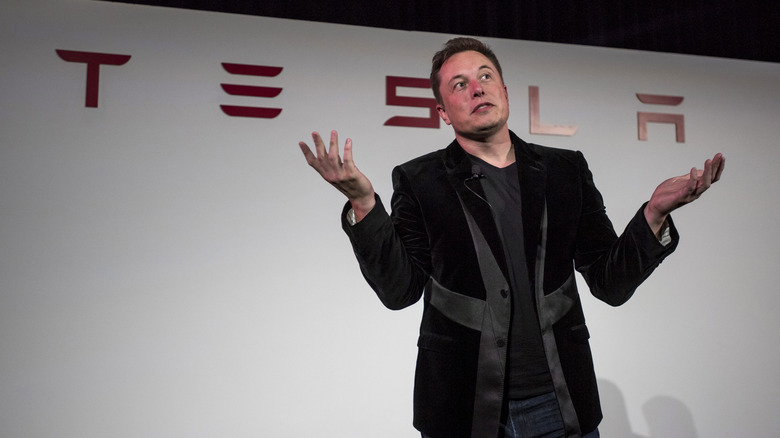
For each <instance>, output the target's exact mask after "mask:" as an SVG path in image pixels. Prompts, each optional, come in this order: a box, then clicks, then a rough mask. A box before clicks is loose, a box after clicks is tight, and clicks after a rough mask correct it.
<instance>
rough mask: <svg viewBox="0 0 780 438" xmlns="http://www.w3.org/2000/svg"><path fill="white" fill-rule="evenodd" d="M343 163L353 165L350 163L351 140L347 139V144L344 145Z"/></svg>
mask: <svg viewBox="0 0 780 438" xmlns="http://www.w3.org/2000/svg"><path fill="white" fill-rule="evenodd" d="M344 163H345V164H346V163H352V164H353V165H354V162H353V161H352V139H351V138H348V139H347V142H346V143H344Z"/></svg>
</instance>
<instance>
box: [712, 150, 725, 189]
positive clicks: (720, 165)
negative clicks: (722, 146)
mask: <svg viewBox="0 0 780 438" xmlns="http://www.w3.org/2000/svg"><path fill="white" fill-rule="evenodd" d="M712 161H713V162H716V163H717V167H716V169H715V176H713V177H712V182H715V181H718V180H719V179H720V175H721V174H722V173H723V169H724V168H725V167H726V157H724V156H723V154H717V155H715V158H713V159H712Z"/></svg>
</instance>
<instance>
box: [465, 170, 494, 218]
mask: <svg viewBox="0 0 780 438" xmlns="http://www.w3.org/2000/svg"><path fill="white" fill-rule="evenodd" d="M482 178H485V174H484V173H482V168H481V167H479V164H473V165H472V166H471V176H470V177H468V178H466V179H465V180H463V186H464V187H466V189H467V190H468V191H470V192H471V193H472V194H474V196H476V197H477V198H479V199H481V200H482V201H483V202H484V203H485V204H487V205H488V207H490V209H491V210H492V209H493V206H492V205H490V202H488V200H487V199H485V198H483V197H482V195H480V194H479V193H477V192H475V191H474V190H472V188H471V187H469V185H468V182H469V181H473V180H475V179H476V180H480V179H482Z"/></svg>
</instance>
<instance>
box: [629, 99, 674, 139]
mask: <svg viewBox="0 0 780 438" xmlns="http://www.w3.org/2000/svg"><path fill="white" fill-rule="evenodd" d="M636 97H637V99H639V101H640V102H642V103H647V104H651V105H671V106H677V105H679V104H680V103H682V101H683V99H684V98H683V97H682V96H662V95H660V94H641V93H637V94H636ZM636 116H637V126H638V129H639V140H641V141H647V124H648V123H651V122H652V123H671V124H673V125H674V131H675V137H676V139H677V143H685V116H683V115H682V114H666V113H646V112H641V111H640V112H638V113H636Z"/></svg>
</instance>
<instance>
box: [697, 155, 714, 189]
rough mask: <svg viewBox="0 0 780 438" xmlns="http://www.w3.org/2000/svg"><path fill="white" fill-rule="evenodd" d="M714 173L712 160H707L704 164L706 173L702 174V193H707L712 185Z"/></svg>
mask: <svg viewBox="0 0 780 438" xmlns="http://www.w3.org/2000/svg"><path fill="white" fill-rule="evenodd" d="M712 172H713V166H712V160H707V161H705V162H704V172H703V173H702V178H701V185H700V188H701V191H702V192H703V191H705V190H707V189H708V188H710V186H711V185H712Z"/></svg>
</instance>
